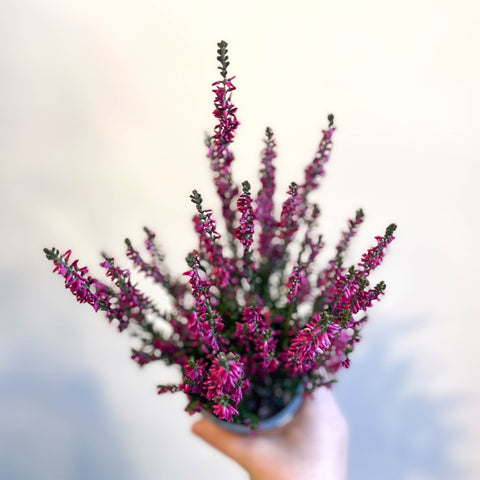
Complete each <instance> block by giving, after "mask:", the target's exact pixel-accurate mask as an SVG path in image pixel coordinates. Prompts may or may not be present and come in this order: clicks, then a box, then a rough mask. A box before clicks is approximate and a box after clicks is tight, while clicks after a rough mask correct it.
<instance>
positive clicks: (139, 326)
mask: <svg viewBox="0 0 480 480" xmlns="http://www.w3.org/2000/svg"><path fill="white" fill-rule="evenodd" d="M218 47H219V48H218V57H217V59H218V61H219V64H220V66H219V69H220V73H221V77H222V78H221V79H220V80H219V81H217V82H215V83H214V84H213V86H214V90H213V91H214V94H215V100H214V106H215V110H214V117H215V119H216V126H215V129H214V134H213V135H212V136H211V137H208V138H207V141H206V144H207V148H208V151H207V156H208V158H209V160H210V164H211V168H212V172H213V179H214V183H215V186H216V190H217V193H218V195H219V197H220V200H221V205H222V216H223V220H224V222H225V234H224V236H225V238H226V242H223V241H222V235H221V234H220V233H219V231H218V229H217V224H216V221H215V219H214V217H213V214H212V211H211V210H210V209H204V207H203V199H202V196H201V195H200V193H198V192H197V191H196V190H194V191H193V192H192V195H191V196H190V199H191V201H192V203H193V204H194V205H195V208H196V215H195V216H194V218H193V224H194V230H195V232H196V234H197V236H198V246H197V248H196V249H195V250H194V251H192V252H190V253H189V254H188V256H187V259H186V261H187V265H188V270H187V271H186V272H185V273H184V274H183V275H180V276H178V277H174V276H172V275H171V274H170V272H169V271H168V270H167V268H166V266H165V262H164V256H163V254H162V253H161V252H160V249H159V247H158V245H157V243H156V239H155V234H154V233H153V232H152V231H151V230H149V229H147V228H145V233H146V239H145V249H144V254H142V253H141V252H140V250H139V249H137V248H135V247H134V246H133V245H132V243H131V242H130V241H129V240H128V239H127V240H125V243H126V256H127V257H128V259H129V260H130V261H131V262H132V263H133V266H134V268H135V269H136V270H137V271H138V272H141V273H142V274H143V275H144V276H145V277H146V278H149V279H151V280H153V281H154V282H155V283H157V284H158V285H160V286H161V287H162V288H163V289H164V290H165V291H166V292H167V293H168V294H169V295H170V297H171V299H172V309H171V310H170V311H167V312H164V311H161V310H160V308H159V307H158V306H157V304H156V303H155V301H154V300H153V299H151V298H149V297H148V296H147V295H145V294H144V293H142V291H141V290H140V289H139V287H138V286H137V285H136V284H135V283H133V282H132V279H131V273H130V271H129V270H128V269H124V268H120V267H119V266H118V265H117V264H115V261H114V259H113V258H108V257H106V256H105V257H104V259H103V261H102V263H101V264H100V265H101V266H102V267H103V268H104V269H105V271H106V277H107V279H108V280H109V282H108V284H107V283H103V282H101V281H99V280H97V279H95V278H93V277H92V276H90V275H89V270H88V268H87V267H80V266H79V265H78V260H75V261H73V262H72V261H70V256H71V252H70V251H67V252H65V253H64V254H60V252H59V250H57V249H55V248H52V249H45V253H46V256H47V258H48V259H49V260H51V261H53V263H54V265H55V268H54V272H57V273H58V274H60V275H61V276H62V277H63V278H64V280H65V286H66V288H68V289H69V290H70V291H71V292H72V293H73V294H74V295H75V297H76V299H77V300H78V301H79V302H81V303H88V304H90V305H91V306H92V307H93V308H94V309H95V311H98V310H100V311H103V312H104V313H105V315H106V317H107V319H108V320H109V321H110V322H115V323H116V324H117V326H118V328H119V330H120V331H123V330H128V331H130V332H131V333H132V334H134V335H135V337H136V338H137V339H138V341H139V342H140V345H139V346H138V348H136V349H133V350H132V359H133V360H135V361H136V362H137V363H138V364H139V365H145V364H148V363H151V362H154V361H157V360H158V361H164V362H166V363H168V364H176V365H179V366H180V368H181V371H182V380H181V381H180V382H179V383H177V384H172V385H159V386H158V393H164V392H177V391H183V392H184V393H185V394H186V395H187V397H188V399H189V403H188V406H187V411H189V412H196V411H200V410H201V409H204V410H207V411H210V412H211V413H212V414H213V415H215V416H216V417H218V418H219V419H224V420H227V421H234V422H236V423H241V424H246V425H253V426H254V425H255V422H256V421H258V414H257V413H256V412H255V408H257V407H258V402H257V400H256V399H258V397H259V396H262V395H265V393H264V392H265V391H266V390H267V391H268V392H270V395H272V396H275V397H281V396H282V394H283V393H285V392H287V393H288V392H289V393H292V392H295V391H296V390H297V389H298V386H299V385H300V384H301V383H303V384H305V386H306V388H307V391H312V390H313V389H314V388H316V387H318V386H321V385H329V384H330V383H331V382H332V381H333V380H334V378H335V375H336V373H337V372H338V370H339V369H340V368H342V367H346V368H348V366H349V365H350V355H351V353H352V351H353V350H354V347H355V345H356V343H357V342H358V341H359V339H360V332H361V330H362V328H363V326H364V325H365V323H366V319H367V317H366V316H365V315H364V314H363V313H362V312H366V311H367V310H368V308H369V307H371V306H372V305H373V303H374V302H375V301H377V300H379V299H380V297H381V296H382V295H383V294H384V290H385V284H384V282H380V283H378V284H377V285H375V286H373V287H370V283H369V279H368V277H369V275H370V273H371V272H372V271H373V270H374V269H375V268H376V267H377V266H378V265H380V263H381V262H382V260H383V258H384V255H385V250H386V248H387V246H388V245H389V244H390V242H391V241H392V240H393V239H394V236H393V233H394V231H395V228H396V227H395V225H394V224H392V225H390V226H389V227H388V228H387V229H386V232H385V234H384V235H383V236H378V237H375V240H376V244H375V245H374V246H373V247H372V248H370V249H369V250H368V251H367V252H366V253H365V254H364V255H363V256H362V257H361V259H360V261H359V262H358V263H357V264H356V265H353V266H351V267H349V268H346V267H345V266H344V264H343V258H344V254H345V252H346V250H347V249H348V246H349V244H350V242H351V240H352V238H353V237H354V236H355V234H356V232H357V230H358V227H359V226H360V224H361V223H362V222H363V219H364V214H363V211H362V210H358V211H357V213H356V215H355V217H354V218H353V219H351V220H349V221H348V224H347V228H346V230H345V231H344V232H343V233H342V235H341V238H340V241H339V242H338V244H337V246H336V253H335V256H334V257H333V258H331V259H329V260H327V261H326V262H325V264H324V266H319V265H318V262H317V257H318V256H319V254H320V253H321V251H322V248H323V245H324V244H323V239H322V236H321V235H320V234H319V233H318V220H319V217H320V209H319V208H318V206H317V205H316V204H314V203H312V202H311V201H310V198H309V197H310V194H311V192H312V191H314V190H315V189H317V188H318V186H319V185H320V179H321V177H323V176H324V174H325V165H326V163H327V162H328V160H329V157H330V151H331V147H332V140H333V134H334V132H335V126H334V119H333V116H332V115H329V117H328V126H327V128H326V129H325V130H323V134H322V138H321V141H320V144H319V146H318V149H317V151H316V154H315V156H314V158H313V160H312V161H311V162H310V164H309V165H308V166H307V167H306V168H305V176H304V179H303V182H302V183H299V184H296V183H293V182H292V183H291V184H290V186H289V188H288V191H287V192H286V196H285V199H284V201H283V203H282V205H281V208H280V209H279V210H280V214H279V215H277V214H276V212H275V205H274V202H273V198H274V195H275V191H276V184H275V167H274V160H275V158H276V141H275V137H274V134H273V131H272V130H271V129H270V128H267V129H266V133H265V140H264V142H265V147H264V149H263V151H262V154H261V167H260V189H259V191H258V192H257V194H256V195H253V194H252V192H251V186H250V184H249V183H248V182H246V181H245V182H243V184H242V185H241V186H238V185H237V184H236V183H235V182H234V180H233V176H232V171H231V164H232V161H233V159H234V157H233V153H232V151H231V144H232V142H233V139H234V134H235V130H236V129H237V127H238V125H239V122H238V120H237V118H236V107H235V106H234V105H233V103H232V92H233V91H234V90H235V86H234V84H233V80H234V78H233V77H229V76H228V70H227V67H228V66H229V62H228V55H227V53H228V52H227V44H226V43H225V42H220V43H219V44H218ZM297 237H299V239H298V243H297V242H295V240H296V239H297ZM291 247H295V248H291ZM293 251H295V252H297V253H296V254H295V255H293V253H292V252H293ZM162 324H168V325H169V326H170V328H169V329H168V334H166V333H165V331H166V329H165V328H162V326H161V325H162ZM262 392H263V393H262Z"/></svg>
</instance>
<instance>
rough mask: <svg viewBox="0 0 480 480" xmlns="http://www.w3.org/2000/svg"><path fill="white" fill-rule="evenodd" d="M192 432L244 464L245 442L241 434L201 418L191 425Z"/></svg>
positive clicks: (245, 454)
mask: <svg viewBox="0 0 480 480" xmlns="http://www.w3.org/2000/svg"><path fill="white" fill-rule="evenodd" d="M192 432H193V433H194V434H195V435H197V436H199V437H200V438H202V439H203V440H205V441H206V442H207V443H209V444H210V445H211V446H212V447H215V448H216V449H217V450H219V451H220V452H222V453H224V454H225V455H227V456H228V457H230V458H232V459H233V460H235V461H236V462H238V463H240V465H243V466H245V459H246V458H247V457H248V456H247V443H246V442H245V438H244V436H243V435H239V434H236V433H232V432H228V431H226V430H224V429H223V428H220V427H218V426H217V425H215V424H214V423H213V422H210V421H209V420H207V419H205V418H203V419H202V420H199V421H198V422H197V423H194V424H193V426H192Z"/></svg>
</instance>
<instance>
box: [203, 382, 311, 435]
mask: <svg viewBox="0 0 480 480" xmlns="http://www.w3.org/2000/svg"><path fill="white" fill-rule="evenodd" d="M304 391H305V385H304V384H303V383H300V384H299V386H298V389H297V393H296V394H295V396H294V397H293V398H292V400H291V401H290V402H289V403H288V404H287V405H286V406H285V407H284V408H283V409H282V410H280V411H279V412H278V413H276V414H275V415H273V416H271V417H269V418H267V419H265V420H261V421H259V422H258V426H257V428H256V429H255V431H259V432H262V431H263V432H264V431H266V430H273V429H274V428H279V427H283V426H284V425H286V424H287V423H289V422H290V421H291V420H292V419H293V417H294V416H295V414H296V413H297V411H298V409H299V408H300V407H301V405H302V403H303V392H304ZM203 415H204V416H205V417H206V418H208V419H209V420H211V421H212V422H213V423H215V424H216V425H218V426H220V427H222V428H224V429H225V430H228V431H230V432H235V433H243V434H247V433H251V432H252V431H254V430H253V429H252V428H251V427H249V426H247V425H239V424H237V423H233V422H228V421H227V420H220V419H219V418H217V417H216V416H215V415H212V414H211V413H210V412H205V411H204V412H203Z"/></svg>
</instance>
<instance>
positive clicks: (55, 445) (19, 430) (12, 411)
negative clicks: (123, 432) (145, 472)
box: [0, 360, 135, 480]
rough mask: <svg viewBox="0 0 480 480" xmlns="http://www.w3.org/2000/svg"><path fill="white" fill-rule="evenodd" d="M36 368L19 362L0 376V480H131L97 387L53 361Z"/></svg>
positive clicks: (125, 454) (117, 437)
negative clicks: (67, 371)
mask: <svg viewBox="0 0 480 480" xmlns="http://www.w3.org/2000/svg"><path fill="white" fill-rule="evenodd" d="M47 366H48V365H47ZM42 370H43V371H44V372H49V374H42V375H39V374H38V371H37V372H36V373H32V370H31V369H30V368H29V367H28V365H27V362H26V361H25V360H23V362H22V364H21V365H19V366H18V368H16V369H14V370H12V371H10V372H9V373H8V374H7V375H3V376H2V377H1V378H0V405H1V409H0V476H1V478H2V479H5V480H32V479H35V480H51V479H71V480H84V479H89V480H105V479H108V478H115V479H116V480H123V479H125V480H127V479H131V478H135V476H134V475H133V474H132V469H131V465H132V463H131V462H129V460H128V454H127V452H126V451H125V448H124V446H123V445H122V442H121V440H120V438H121V437H120V435H118V434H117V432H115V431H114V430H113V429H112V425H113V422H112V423H110V419H111V414H110V412H109V411H108V410H107V409H106V407H105V405H104V403H103V401H102V398H101V392H100V390H99V388H98V386H97V385H95V384H94V383H93V382H92V380H91V378H90V377H87V376H86V375H82V374H79V373H76V374H75V373H72V372H70V373H69V374H67V373H61V372H59V367H58V365H55V364H54V363H52V365H50V368H48V369H45V365H43V367H42ZM61 370H63V371H65V369H64V368H61Z"/></svg>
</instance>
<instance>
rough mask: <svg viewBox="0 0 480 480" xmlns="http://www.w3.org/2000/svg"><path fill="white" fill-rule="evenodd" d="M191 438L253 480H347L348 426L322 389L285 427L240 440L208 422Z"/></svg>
mask: <svg viewBox="0 0 480 480" xmlns="http://www.w3.org/2000/svg"><path fill="white" fill-rule="evenodd" d="M192 430H193V433H195V434H196V435H198V436H199V437H201V438H202V439H203V440H205V441H206V442H208V443H209V444H210V445H212V446H213V447H215V448H217V449H218V450H220V451H221V452H222V453H224V454H225V455H227V456H229V457H230V458H232V459H233V460H235V461H236V462H238V463H239V464H240V465H241V466H242V467H243V468H245V470H247V472H248V473H249V474H250V476H251V479H252V480H292V479H295V480H313V479H318V480H345V479H346V470H347V444H348V426H347V423H346V421H345V419H344V417H343V415H342V413H341V412H340V410H339V408H338V405H337V403H336V402H335V399H334V397H333V393H332V391H331V390H329V389H327V388H320V389H318V390H316V391H315V392H314V393H313V395H311V396H308V397H307V398H305V401H304V403H303V405H302V407H301V408H300V410H299V411H298V413H297V415H296V416H295V418H294V419H293V420H292V421H291V422H290V423H289V424H288V425H286V426H284V427H281V428H278V429H275V430H271V431H268V432H253V433H251V434H250V435H241V434H236V433H232V432H228V431H226V430H224V429H222V428H220V427H218V426H216V425H214V424H213V423H212V422H211V421H209V420H207V419H202V420H200V421H198V422H197V423H195V424H194V425H193V428H192Z"/></svg>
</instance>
